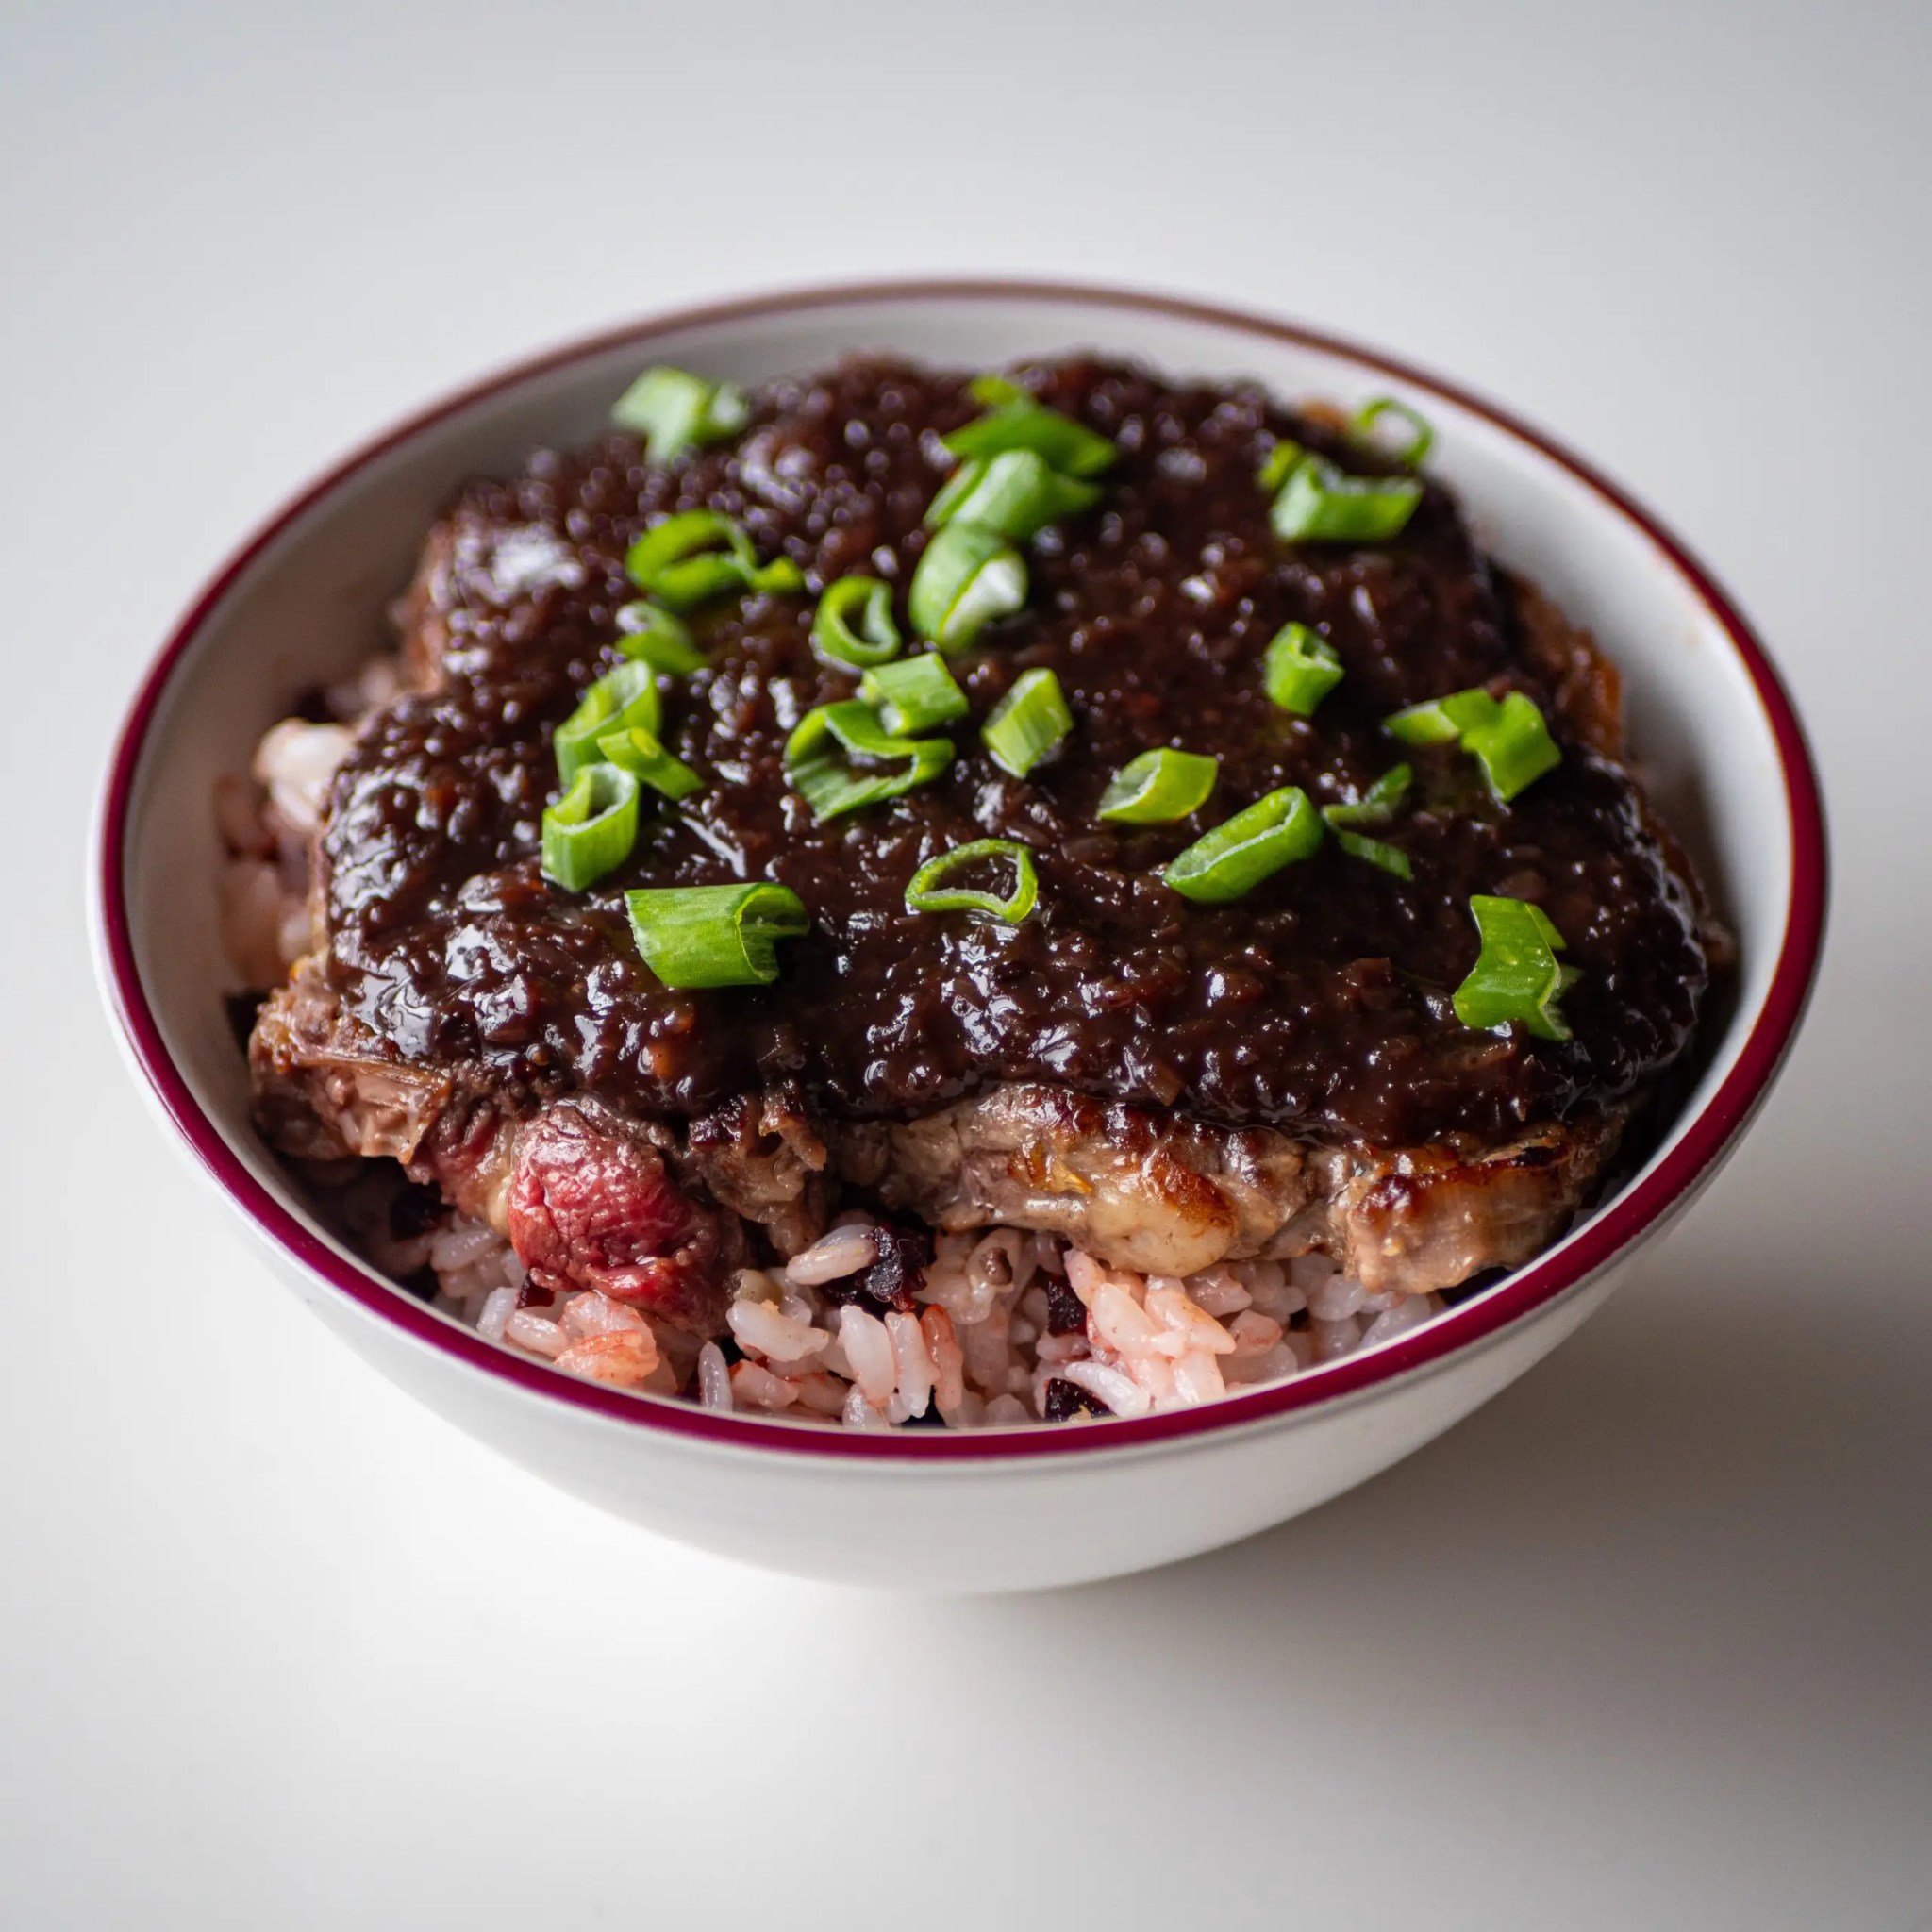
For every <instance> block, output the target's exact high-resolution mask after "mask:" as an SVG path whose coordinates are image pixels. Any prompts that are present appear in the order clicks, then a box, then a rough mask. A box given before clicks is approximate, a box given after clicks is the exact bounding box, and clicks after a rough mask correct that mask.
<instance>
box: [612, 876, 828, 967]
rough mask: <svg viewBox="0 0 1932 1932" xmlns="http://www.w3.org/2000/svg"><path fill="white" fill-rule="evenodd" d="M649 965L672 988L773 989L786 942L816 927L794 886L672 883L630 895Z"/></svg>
mask: <svg viewBox="0 0 1932 1932" xmlns="http://www.w3.org/2000/svg"><path fill="white" fill-rule="evenodd" d="M624 903H625V909H626V910H627V911H628V912H629V914H630V929H631V933H632V936H633V937H634V938H635V939H636V941H637V942H638V951H639V952H640V953H641V954H642V955H643V958H644V964H645V965H646V966H648V967H649V968H650V969H651V971H652V972H653V973H654V974H657V976H658V979H659V980H660V981H661V982H662V983H663V984H664V985H665V986H670V987H701V986H769V985H770V984H771V983H772V981H773V980H774V979H776V978H777V976H778V950H777V942H778V941H780V940H791V939H796V938H798V936H799V935H800V934H801V933H803V932H805V931H806V930H807V928H808V927H809V925H810V924H811V920H810V918H809V917H808V914H807V912H806V909H805V902H804V901H803V900H802V899H800V898H799V896H798V894H797V893H796V892H794V891H792V890H791V888H790V887H789V886H774V885H770V884H765V883H758V884H753V885H748V886H668V887H661V888H653V889H650V890H647V891H636V892H626V893H625V895H624Z"/></svg>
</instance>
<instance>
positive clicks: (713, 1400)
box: [698, 1341, 731, 1415]
mask: <svg viewBox="0 0 1932 1932" xmlns="http://www.w3.org/2000/svg"><path fill="white" fill-rule="evenodd" d="M698 1400H699V1402H700V1403H702V1404H703V1405H704V1407H707V1408H708V1409H712V1410H714V1411H715V1412H716V1413H718V1414H719V1415H729V1414H730V1413H731V1371H730V1369H729V1368H728V1367H727V1366H726V1365H725V1361H724V1350H723V1349H722V1348H720V1347H719V1346H718V1344H717V1343H716V1342H715V1341H708V1342H706V1343H705V1345H704V1347H702V1348H701V1349H699V1350H698Z"/></svg>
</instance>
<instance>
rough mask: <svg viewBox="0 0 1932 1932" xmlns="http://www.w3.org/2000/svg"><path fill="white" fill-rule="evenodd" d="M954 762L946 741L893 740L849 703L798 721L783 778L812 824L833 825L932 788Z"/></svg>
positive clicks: (870, 714) (864, 709)
mask: <svg viewBox="0 0 1932 1932" xmlns="http://www.w3.org/2000/svg"><path fill="white" fill-rule="evenodd" d="M841 753H842V754H843V756H842V757H841ZM953 756H954V754H953V741H952V740H951V739H950V738H894V737H893V736H892V735H891V733H890V732H888V731H887V730H886V728H885V726H884V725H883V724H880V722H879V719H878V716H877V714H876V713H875V712H874V710H873V708H872V707H871V706H870V705H868V704H863V703H861V702H860V701H859V700H858V699H857V698H848V699H846V700H845V702H844V703H842V704H836V705H820V706H818V707H816V708H814V709H812V710H809V711H808V712H807V713H806V714H805V716H804V717H803V718H801V719H800V720H799V721H798V726H797V729H796V730H794V731H793V732H792V734H791V737H790V738H789V739H787V740H786V741H785V774H786V776H787V777H789V778H790V779H791V783H792V786H793V787H794V788H795V789H796V791H798V792H799V794H800V795H801V796H802V797H803V798H804V800H805V802H806V803H807V804H808V806H810V807H811V809H812V816H813V817H814V818H817V819H820V820H824V819H834V818H838V817H840V816H841V815H842V814H843V813H845V812H848V811H857V810H858V808H860V807H861V806H867V805H876V804H879V803H880V802H881V801H882V800H885V799H888V798H897V797H899V796H900V794H901V793H903V792H907V791H911V790H912V789H913V787H914V786H917V785H924V784H928V783H930V781H931V780H932V779H934V778H936V777H938V776H939V774H941V772H943V771H944V770H945V769H946V767H947V766H948V765H950V764H951V763H952V762H953ZM855 760H857V761H858V762H855ZM865 760H871V761H872V765H871V766H870V767H868V765H867V764H866V763H865V762H864V761H865ZM878 767H883V768H884V769H877V768H878Z"/></svg>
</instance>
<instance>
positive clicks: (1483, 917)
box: [1451, 892, 1571, 1040]
mask: <svg viewBox="0 0 1932 1932" xmlns="http://www.w3.org/2000/svg"><path fill="white" fill-rule="evenodd" d="M1469 910H1470V915H1471V917H1472V918H1474V921H1475V929H1476V931H1477V933H1478V934H1479V935H1480V936H1481V939H1482V951H1481V952H1480V953H1479V954H1478V955H1477V957H1476V962H1475V964H1474V967H1473V968H1471V970H1470V974H1469V977H1468V978H1467V979H1465V980H1464V981H1463V982H1462V984H1461V985H1460V986H1458V987H1457V989H1456V991H1455V994H1454V995H1453V998H1452V1002H1451V1003H1452V1004H1453V1005H1454V1007H1455V1008H1456V1017H1457V1019H1458V1020H1460V1021H1461V1022H1462V1024H1464V1025H1465V1026H1471V1027H1474V1028H1476V1029H1477V1030H1479V1031H1483V1032H1500V1031H1501V1030H1502V1029H1503V1028H1505V1027H1507V1025H1508V1024H1510V1022H1511V1021H1520V1022H1521V1023H1522V1024H1524V1026H1526V1027H1528V1029H1529V1030H1530V1031H1531V1032H1532V1033H1534V1034H1536V1035H1537V1036H1538V1037H1539V1038H1541V1039H1543V1040H1568V1039H1569V1038H1570V1023H1569V1022H1568V1021H1567V1020H1565V1019H1564V1018H1563V1016H1562V1014H1561V1013H1560V1012H1558V1011H1557V995H1558V994H1559V993H1561V992H1562V991H1563V989H1564V987H1565V986H1566V985H1568V984H1569V982H1570V978H1571V975H1570V974H1566V973H1565V971H1564V969H1563V967H1562V966H1561V965H1560V964H1559V963H1558V961H1557V954H1558V953H1560V952H1561V951H1562V950H1563V936H1562V934H1561V933H1559V932H1558V931H1557V928H1556V926H1555V925H1554V924H1551V922H1550V917H1549V915H1548V914H1547V913H1546V912H1545V911H1544V910H1543V909H1542V908H1541V906H1536V905H1532V904H1531V903H1530V901H1529V900H1527V899H1504V898H1498V897H1495V896H1493V895H1491V894H1489V893H1485V892H1478V893H1476V894H1475V895H1474V897H1472V898H1471V900H1470V902H1469Z"/></svg>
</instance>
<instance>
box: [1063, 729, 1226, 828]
mask: <svg viewBox="0 0 1932 1932" xmlns="http://www.w3.org/2000/svg"><path fill="white" fill-rule="evenodd" d="M1220 774H1221V760H1220V759H1219V758H1204V757H1203V756H1202V755H1201V753H1199V752H1193V751H1173V750H1170V749H1169V748H1168V747H1167V746H1165V745H1163V746H1162V747H1161V748H1160V749H1159V750H1158V751H1143V752H1142V753H1141V756H1140V757H1139V758H1129V759H1128V760H1127V762H1126V763H1125V764H1124V765H1123V766H1122V767H1121V768H1120V770H1119V771H1118V772H1116V773H1115V774H1113V776H1112V777H1111V778H1109V779H1108V781H1107V790H1106V791H1103V792H1102V793H1101V794H1100V804H1099V807H1098V808H1097V809H1096V811H1095V813H1094V816H1095V817H1096V818H1102V819H1108V820H1110V821H1112V822H1113V823H1115V824H1124V825H1165V824H1172V823H1173V822H1174V820H1175V819H1184V818H1186V817H1187V815H1188V814H1189V813H1190V812H1191V811H1198V810H1199V809H1200V808H1201V807H1202V806H1204V805H1206V804H1207V803H1208V793H1209V792H1211V791H1213V790H1214V781H1215V779H1216V778H1217V777H1219V776H1220Z"/></svg>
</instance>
